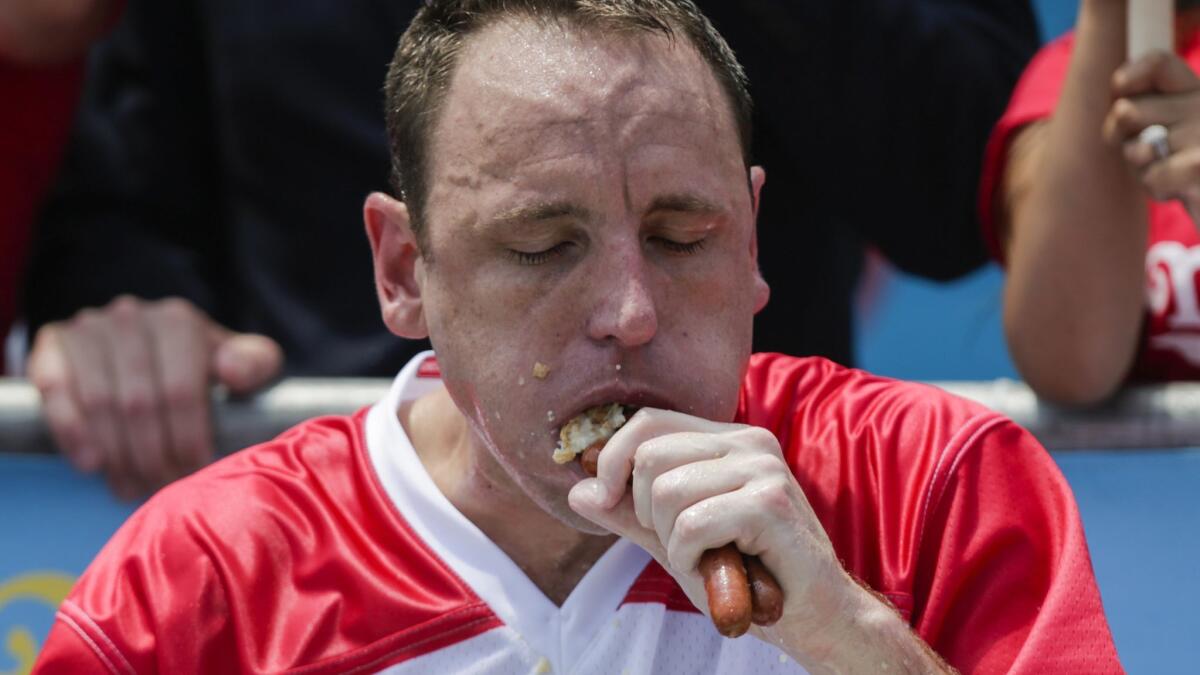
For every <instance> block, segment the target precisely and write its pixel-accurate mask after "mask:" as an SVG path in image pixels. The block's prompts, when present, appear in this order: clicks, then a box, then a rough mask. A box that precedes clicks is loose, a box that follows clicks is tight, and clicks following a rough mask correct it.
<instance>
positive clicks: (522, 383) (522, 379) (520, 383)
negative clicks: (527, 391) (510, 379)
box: [517, 375, 525, 387]
mask: <svg viewBox="0 0 1200 675" xmlns="http://www.w3.org/2000/svg"><path fill="white" fill-rule="evenodd" d="M517 386H518V387H524V386H525V376H524V375H522V376H520V377H518V378H517Z"/></svg>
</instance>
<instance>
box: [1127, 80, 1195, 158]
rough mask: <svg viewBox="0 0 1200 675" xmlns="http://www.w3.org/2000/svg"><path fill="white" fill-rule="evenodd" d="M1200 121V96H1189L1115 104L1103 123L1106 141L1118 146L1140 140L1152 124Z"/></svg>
mask: <svg viewBox="0 0 1200 675" xmlns="http://www.w3.org/2000/svg"><path fill="white" fill-rule="evenodd" d="M1198 117H1200V92H1192V93H1189V94H1186V95H1172V96H1146V97H1141V98H1137V99H1131V98H1121V99H1117V100H1116V101H1114V102H1113V105H1112V107H1111V108H1110V109H1109V112H1108V115H1107V116H1106V117H1105V120H1104V129H1103V134H1104V140H1105V141H1106V142H1108V143H1109V144H1112V145H1118V144H1121V143H1124V142H1126V141H1129V140H1132V139H1135V138H1137V135H1138V134H1140V133H1141V132H1142V130H1144V129H1145V128H1146V127H1148V126H1150V125H1152V124H1161V125H1163V126H1167V127H1170V126H1174V125H1177V124H1182V123H1186V122H1190V121H1192V120H1196V119H1197V118H1198Z"/></svg>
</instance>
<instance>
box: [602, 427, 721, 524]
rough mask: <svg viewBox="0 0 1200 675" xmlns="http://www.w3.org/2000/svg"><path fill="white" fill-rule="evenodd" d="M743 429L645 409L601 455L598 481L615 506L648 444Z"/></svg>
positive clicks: (614, 436) (616, 436)
mask: <svg viewBox="0 0 1200 675" xmlns="http://www.w3.org/2000/svg"><path fill="white" fill-rule="evenodd" d="M735 428H739V425H734V424H721V423H719V422H711V421H709V420H706V419H702V418H699V417H693V416H691V415H685V414H683V413H678V412H674V411H671V410H658V409H655V408H642V409H641V410H639V411H638V412H637V413H636V414H634V416H633V417H631V418H630V419H629V421H628V422H627V423H626V424H625V426H623V427H621V428H620V429H618V430H617V433H615V434H613V437H612V438H610V439H609V441H608V443H607V444H606V445H605V446H604V452H602V453H600V462H599V465H598V468H597V471H596V477H597V479H599V480H600V481H601V483H602V484H603V486H604V491H605V494H606V496H607V500H608V503H609V504H610V505H611V504H614V503H616V502H617V500H619V499H620V498H621V495H623V494H624V493H625V486H626V485H627V484H628V482H629V477H630V475H631V474H632V473H633V457H634V454H635V453H636V452H637V449H638V447H639V446H641V445H642V444H643V443H645V442H646V441H649V440H650V439H652V438H656V437H658V436H663V435H666V434H673V433H681V432H688V431H696V432H702V433H705V432H707V433H720V432H723V431H727V430H729V429H735Z"/></svg>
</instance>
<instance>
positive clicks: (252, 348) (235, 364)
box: [213, 329, 283, 394]
mask: <svg viewBox="0 0 1200 675" xmlns="http://www.w3.org/2000/svg"><path fill="white" fill-rule="evenodd" d="M222 330H223V329H222ZM213 365H214V368H215V374H216V376H217V379H218V380H219V381H220V382H221V383H222V384H224V385H225V386H226V387H229V390H230V391H231V392H233V393H235V394H248V393H251V392H254V391H256V390H258V389H259V388H261V387H262V386H263V385H265V384H267V382H269V381H271V379H273V378H274V377H275V376H277V375H278V374H279V371H280V370H281V369H282V368H283V349H282V348H281V347H280V346H279V343H278V342H275V341H274V340H272V339H271V338H269V337H267V336H265V335H252V334H248V333H229V334H228V335H227V336H226V337H225V338H224V339H221V340H219V342H218V346H217V350H216V354H215V360H214V361H213Z"/></svg>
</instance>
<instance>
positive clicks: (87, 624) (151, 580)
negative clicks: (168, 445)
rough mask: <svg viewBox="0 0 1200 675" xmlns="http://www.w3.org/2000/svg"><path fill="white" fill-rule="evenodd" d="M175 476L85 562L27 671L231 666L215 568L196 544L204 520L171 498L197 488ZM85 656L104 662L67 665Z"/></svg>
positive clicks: (231, 647)
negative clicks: (167, 638)
mask: <svg viewBox="0 0 1200 675" xmlns="http://www.w3.org/2000/svg"><path fill="white" fill-rule="evenodd" d="M180 485H181V484H180V483H175V484H174V485H172V486H170V487H168V488H166V489H164V490H162V491H160V492H159V493H158V494H157V495H155V497H153V498H152V499H150V501H149V502H147V503H146V504H145V505H143V506H142V508H141V509H139V510H138V511H137V512H136V513H134V515H133V516H131V517H130V519H129V520H127V521H126V522H125V524H123V525H122V526H121V528H120V529H119V530H117V533H116V534H115V535H113V538H112V539H111V540H110V541H109V542H108V543H107V544H106V545H105V547H104V548H103V549H102V550H101V551H100V553H99V554H98V555H97V556H96V559H95V560H94V561H93V562H92V564H91V565H89V566H88V569H87V571H85V572H84V574H83V576H81V577H80V579H79V582H78V583H77V584H76V585H75V588H74V589H73V590H72V591H71V593H70V594H69V595H68V596H67V598H66V600H64V601H63V603H62V605H61V606H60V607H59V610H58V614H57V615H56V617H55V624H54V628H53V630H52V631H51V633H50V636H49V638H48V639H47V641H46V645H45V647H44V648H43V650H42V652H41V654H40V655H39V657H38V661H37V665H36V667H35V672H38V673H46V674H47V675H48V674H50V673H77V672H78V673H84V672H88V673H91V672H95V673H120V674H121V675H126V674H129V675H132V673H155V672H158V673H183V672H204V673H209V672H211V673H217V672H221V673H224V672H237V671H238V670H239V665H238V664H239V662H238V658H237V657H238V652H237V649H236V644H235V640H234V639H233V635H232V632H231V630H230V626H229V616H228V609H227V607H226V606H225V600H224V598H225V593H224V590H223V585H222V579H221V573H220V570H218V569H217V567H216V566H215V565H214V564H213V560H212V559H211V557H210V556H209V555H208V553H209V552H208V551H206V550H205V549H204V547H203V546H202V545H201V542H202V541H204V533H203V528H205V527H206V522H205V521H204V519H203V518H199V517H196V516H195V514H192V513H188V512H187V509H186V508H179V507H180V506H181V505H180V504H178V502H177V501H174V502H173V501H172V500H175V499H176V498H177V497H181V496H187V495H192V496H198V497H204V496H205V495H203V494H201V493H197V492H194V491H193V492H183V491H181V490H180V489H179V487H178V486H180ZM220 508H230V509H232V508H235V506H234V505H233V504H228V505H219V503H212V502H209V503H206V504H205V505H204V507H203V510H204V511H207V512H212V511H215V510H218V509H220ZM196 510H201V509H193V511H196ZM163 636H175V639H173V640H171V641H170V642H167V641H165V640H163V639H162V637H163ZM178 636H187V639H179V638H178ZM89 659H90V661H91V663H93V664H95V663H100V664H103V666H102V667H101V668H97V667H95V665H93V666H91V667H88V668H74V667H67V666H71V665H72V664H75V663H82V662H84V661H87V660H89Z"/></svg>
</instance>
